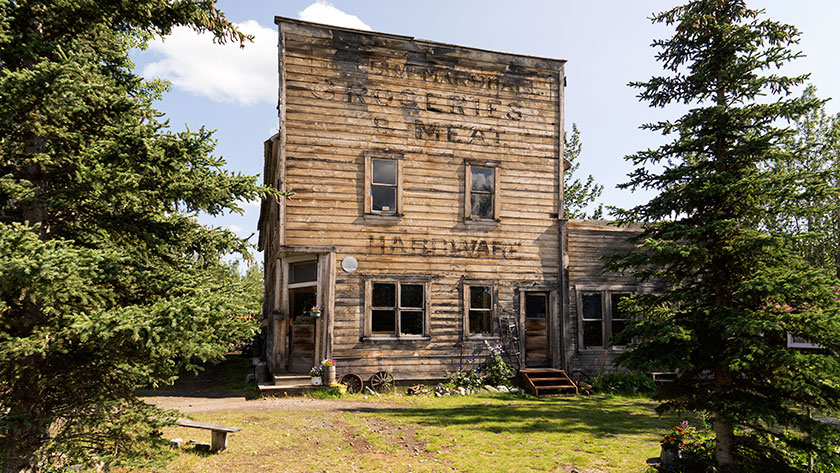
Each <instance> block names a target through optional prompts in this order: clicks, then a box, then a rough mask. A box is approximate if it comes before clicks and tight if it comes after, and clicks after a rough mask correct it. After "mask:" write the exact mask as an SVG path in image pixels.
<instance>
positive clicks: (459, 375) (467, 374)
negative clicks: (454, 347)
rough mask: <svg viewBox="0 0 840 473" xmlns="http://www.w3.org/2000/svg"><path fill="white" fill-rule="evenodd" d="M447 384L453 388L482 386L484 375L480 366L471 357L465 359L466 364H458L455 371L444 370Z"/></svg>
mask: <svg viewBox="0 0 840 473" xmlns="http://www.w3.org/2000/svg"><path fill="white" fill-rule="evenodd" d="M446 380H447V384H448V385H450V386H451V387H453V388H478V387H481V386H484V375H483V374H482V372H481V367H480V366H478V364H477V363H476V362H475V360H473V359H472V358H468V359H467V364H466V366H464V365H458V369H457V370H456V371H454V372H453V371H447V372H446Z"/></svg>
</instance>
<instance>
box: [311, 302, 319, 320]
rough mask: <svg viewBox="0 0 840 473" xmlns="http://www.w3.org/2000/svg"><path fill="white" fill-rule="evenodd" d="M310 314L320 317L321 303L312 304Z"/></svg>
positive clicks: (314, 317)
mask: <svg viewBox="0 0 840 473" xmlns="http://www.w3.org/2000/svg"><path fill="white" fill-rule="evenodd" d="M309 316H310V317H312V318H313V319H317V318H318V317H320V316H321V306H319V305H316V306H312V308H311V309H309Z"/></svg>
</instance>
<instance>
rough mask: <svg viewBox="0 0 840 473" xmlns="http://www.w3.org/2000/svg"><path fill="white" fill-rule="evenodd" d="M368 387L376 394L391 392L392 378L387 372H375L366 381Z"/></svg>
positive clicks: (392, 386) (392, 387)
mask: <svg viewBox="0 0 840 473" xmlns="http://www.w3.org/2000/svg"><path fill="white" fill-rule="evenodd" d="M368 384H370V387H371V388H373V389H374V390H376V391H377V392H380V393H381V392H385V391H391V390H393V389H394V377H393V376H392V375H391V373H390V372H389V371H377V372H376V373H374V374H373V376H371V377H370V379H369V380H368Z"/></svg>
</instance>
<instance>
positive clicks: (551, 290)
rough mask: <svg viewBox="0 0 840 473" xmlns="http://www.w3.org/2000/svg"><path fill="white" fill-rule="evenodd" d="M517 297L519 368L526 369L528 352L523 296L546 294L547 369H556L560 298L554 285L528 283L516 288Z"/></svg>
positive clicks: (558, 358) (559, 343)
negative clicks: (519, 343)
mask: <svg viewBox="0 0 840 473" xmlns="http://www.w3.org/2000/svg"><path fill="white" fill-rule="evenodd" d="M517 292H518V296H519V327H520V335H519V337H520V340H521V341H522V349H521V350H519V366H521V367H522V368H523V369H525V368H526V364H525V362H526V359H527V357H526V356H525V353H526V351H527V350H528V345H527V343H528V342H527V339H526V335H527V334H526V332H525V294H526V293H529V292H540V293H546V294H548V301H547V310H548V313H547V314H546V318H545V320H546V336H547V337H548V356H549V358H550V360H549V363H548V365H549V367H551V368H557V367H558V366H560V363H561V360H560V345H562V340H560V332H559V327H560V296H559V293H558V289H557V286H556V285H549V284H540V283H539V282H537V281H534V282H531V283H528V284H521V285H520V286H519V287H518V288H517Z"/></svg>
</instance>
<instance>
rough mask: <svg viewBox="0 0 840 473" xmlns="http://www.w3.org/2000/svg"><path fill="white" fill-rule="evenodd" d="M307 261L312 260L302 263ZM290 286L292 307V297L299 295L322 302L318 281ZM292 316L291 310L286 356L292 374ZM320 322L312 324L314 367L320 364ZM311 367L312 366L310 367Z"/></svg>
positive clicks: (287, 325) (289, 299)
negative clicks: (307, 295)
mask: <svg viewBox="0 0 840 473" xmlns="http://www.w3.org/2000/svg"><path fill="white" fill-rule="evenodd" d="M306 261H310V260H303V261H301V262H306ZM316 264H317V263H316ZM289 286H290V287H289V288H288V289H286V295H287V302H288V304H289V305H290V306H291V305H292V304H291V302H292V298H293V297H292V295H293V294H298V293H309V294H314V295H315V304H316V305H320V302H318V285H317V281H315V282H309V283H301V284H290V285H289ZM302 289H303V290H302ZM292 308H293V307H290V309H292ZM291 316H292V312H291V310H290V311H286V330H287V332H286V354H287V356H286V366H285V370H286V372H287V373H291V372H292V369H291V365H292V353H293V352H294V351H293V350H292V342H293V341H294V339H295V335H294V331H295V330H294V323H293V319H292V317H291ZM320 321H321V319H320V318H317V319H315V321H314V323H313V324H312V364H313V365H314V364H318V361H319V360H318V328H319V322H320ZM299 353H305V351H300V352H299ZM309 366H312V365H309ZM309 366H307V368H306V369H309Z"/></svg>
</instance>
